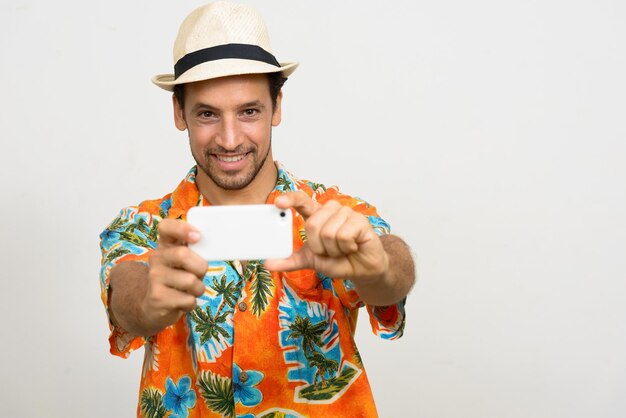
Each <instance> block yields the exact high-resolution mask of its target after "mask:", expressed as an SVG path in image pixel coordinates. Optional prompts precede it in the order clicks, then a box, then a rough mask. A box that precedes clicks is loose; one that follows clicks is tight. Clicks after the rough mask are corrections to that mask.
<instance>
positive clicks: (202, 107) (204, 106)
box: [191, 100, 265, 113]
mask: <svg viewBox="0 0 626 418" xmlns="http://www.w3.org/2000/svg"><path fill="white" fill-rule="evenodd" d="M251 107H258V108H261V109H265V105H264V104H263V103H262V102H261V101H260V100H253V101H251V102H246V103H242V104H240V105H238V106H237V109H238V110H241V109H248V108H251ZM199 110H209V111H211V112H214V113H215V112H217V111H219V109H218V108H217V107H214V106H211V105H210V104H208V103H202V102H200V103H196V104H195V105H193V106H192V107H191V111H192V112H197V111H199Z"/></svg>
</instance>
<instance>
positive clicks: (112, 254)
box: [104, 247, 130, 264]
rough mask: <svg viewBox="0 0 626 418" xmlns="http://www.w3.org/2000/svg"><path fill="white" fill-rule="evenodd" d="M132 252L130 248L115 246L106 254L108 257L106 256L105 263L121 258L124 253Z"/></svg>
mask: <svg viewBox="0 0 626 418" xmlns="http://www.w3.org/2000/svg"><path fill="white" fill-rule="evenodd" d="M129 252H130V250H128V249H126V248H124V247H118V248H115V249H113V250H111V251H109V253H108V254H107V255H106V257H105V258H104V264H108V263H110V262H111V261H113V260H115V259H118V258H120V257H121V256H123V255H126V254H128V253H129Z"/></svg>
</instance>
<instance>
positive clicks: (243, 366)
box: [100, 163, 405, 418]
mask: <svg viewBox="0 0 626 418" xmlns="http://www.w3.org/2000/svg"><path fill="white" fill-rule="evenodd" d="M277 167H278V179H277V182H276V186H275V187H274V189H273V191H272V192H271V193H270V195H269V197H268V199H267V203H268V204H271V203H272V202H273V201H274V199H275V198H276V196H278V195H279V194H280V193H283V192H286V191H296V190H301V191H304V192H305V193H307V194H308V195H309V196H311V198H312V199H314V200H316V201H318V202H320V203H324V202H326V201H328V200H331V199H332V200H336V201H338V202H340V203H341V204H343V205H346V206H349V207H351V208H353V209H354V210H356V211H357V212H359V213H362V214H363V215H364V216H366V217H367V218H368V219H369V221H370V223H371V225H372V227H373V228H374V230H375V231H376V232H377V233H378V234H387V233H389V225H388V224H387V223H386V222H385V221H384V220H382V219H381V218H380V217H379V216H378V214H377V213H376V209H375V208H374V207H373V206H370V205H369V204H368V203H366V202H365V201H363V200H361V199H359V198H355V197H350V196H347V195H344V194H342V193H340V192H339V191H338V189H337V188H336V187H328V188H327V187H325V186H324V185H322V184H318V183H313V182H310V181H305V180H299V179H298V178H296V177H295V176H293V175H292V174H290V173H289V172H288V171H286V170H285V169H284V168H283V167H282V166H281V165H280V164H279V163H277ZM195 177H196V167H194V168H192V169H191V170H190V171H189V173H188V174H187V176H186V177H185V179H184V180H183V181H182V182H181V183H180V184H179V185H178V187H177V188H176V190H174V192H172V193H170V194H167V195H166V196H164V197H162V198H160V199H156V200H148V201H145V202H143V203H141V204H139V205H138V206H131V207H127V208H124V209H122V210H121V212H120V213H119V215H118V216H117V217H116V218H115V219H114V220H113V222H111V224H110V225H109V226H108V227H107V228H106V229H105V230H104V232H102V234H101V235H100V238H101V248H102V269H101V274H100V282H101V289H102V294H101V296H102V301H103V302H104V305H105V307H106V308H107V313H108V285H109V272H110V271H111V268H113V266H115V265H116V264H118V263H121V262H125V261H135V262H141V263H145V264H147V263H148V256H149V253H150V251H152V250H153V249H155V248H156V246H157V225H158V223H159V221H160V220H161V219H164V218H175V219H182V220H185V219H186V214H187V210H188V209H189V208H191V207H192V206H196V205H209V204H210V203H209V202H208V201H207V199H206V198H205V197H203V196H202V195H201V194H200V192H199V191H198V188H197V186H196V183H195ZM293 232H294V234H293V237H294V238H293V244H294V251H296V250H298V249H299V248H300V247H301V246H302V245H303V243H304V241H305V240H306V234H305V230H304V220H303V218H302V217H301V216H300V215H299V214H297V213H296V212H294V221H293ZM241 239H245V237H241ZM204 284H205V286H206V290H205V293H204V295H202V296H201V297H200V298H198V306H197V307H196V308H195V309H194V310H193V311H191V312H189V313H187V314H185V315H183V316H182V317H181V318H180V320H179V321H178V322H177V323H175V324H173V325H171V326H168V327H167V328H165V329H163V330H162V331H160V332H159V333H157V334H156V335H154V336H152V337H137V336H133V335H130V334H129V333H127V332H126V331H125V330H123V329H122V328H120V327H119V326H116V325H115V324H113V323H112V322H111V321H109V326H110V329H111V334H110V337H109V342H110V350H111V353H112V354H114V355H117V356H121V357H124V358H126V357H128V356H129V354H130V353H131V352H132V351H134V350H136V349H138V348H140V347H144V349H145V352H144V364H143V371H142V375H141V383H140V389H139V403H138V406H137V416H140V417H141V416H142V417H150V418H154V417H247V418H248V417H279V416H280V417H342V416H349V417H373V416H377V413H376V407H375V405H374V399H373V397H372V393H371V389H370V386H369V382H368V380H367V376H366V374H365V370H364V368H363V363H362V361H361V357H360V355H359V352H358V351H357V348H356V345H355V342H354V331H355V327H356V320H357V313H358V309H359V308H360V307H364V306H365V308H366V310H367V312H368V313H369V319H370V323H371V327H372V330H373V332H374V333H375V334H376V335H378V336H380V337H382V338H384V339H395V338H399V337H400V336H401V335H402V332H403V329H404V320H405V319H404V318H405V315H404V302H400V303H398V304H397V305H393V306H385V307H379V306H368V305H365V304H364V303H363V302H362V301H361V300H360V298H359V295H358V294H357V292H356V291H355V289H354V286H353V284H352V282H350V281H349V280H342V279H341V278H331V277H326V276H325V275H323V274H321V273H319V272H316V271H313V270H300V271H294V272H272V271H268V270H266V269H265V268H264V267H263V263H262V260H250V261H248V263H247V264H246V267H245V268H242V264H241V263H240V262H239V261H236V260H231V261H223V262H210V263H208V268H207V274H206V276H205V277H204Z"/></svg>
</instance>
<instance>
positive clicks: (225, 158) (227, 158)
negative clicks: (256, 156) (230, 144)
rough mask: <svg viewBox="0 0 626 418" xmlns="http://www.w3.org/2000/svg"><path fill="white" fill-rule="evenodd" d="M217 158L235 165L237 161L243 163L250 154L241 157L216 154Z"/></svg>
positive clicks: (240, 155)
mask: <svg viewBox="0 0 626 418" xmlns="http://www.w3.org/2000/svg"><path fill="white" fill-rule="evenodd" d="M214 155H215V158H217V159H218V160H220V161H224V162H225V163H235V162H237V161H241V160H243V159H244V158H245V157H246V155H248V153H245V154H239V155H231V156H229V155H218V154H214Z"/></svg>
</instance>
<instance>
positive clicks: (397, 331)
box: [316, 188, 406, 340]
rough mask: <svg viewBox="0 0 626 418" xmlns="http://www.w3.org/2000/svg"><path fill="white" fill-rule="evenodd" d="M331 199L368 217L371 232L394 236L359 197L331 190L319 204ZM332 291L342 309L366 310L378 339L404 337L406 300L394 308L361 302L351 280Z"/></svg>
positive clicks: (338, 283) (335, 284) (336, 284)
mask: <svg viewBox="0 0 626 418" xmlns="http://www.w3.org/2000/svg"><path fill="white" fill-rule="evenodd" d="M329 199H333V200H337V201H339V203H341V204H343V205H346V206H350V207H352V209H354V210H355V211H357V212H359V213H361V214H363V215H364V216H366V217H367V219H368V221H369V223H370V225H372V228H373V229H374V231H375V232H376V233H377V234H378V235H379V236H381V235H386V234H389V233H391V227H390V226H389V224H388V223H387V222H386V221H385V220H384V219H382V218H381V217H380V216H379V215H378V213H377V211H376V208H375V207H374V206H372V205H370V204H369V203H367V202H366V201H364V200H362V199H360V198H357V197H350V196H347V195H343V194H341V193H339V192H338V191H337V190H336V189H334V188H330V189H328V190H327V191H326V193H324V196H323V197H321V196H320V197H318V198H317V199H316V200H317V201H318V202H320V203H322V202H323V201H325V200H329ZM333 288H334V289H335V292H336V293H337V296H338V297H339V299H340V300H341V303H342V305H343V306H345V307H346V308H348V309H350V310H354V309H358V308H361V307H363V306H365V307H366V309H367V312H368V314H369V320H370V325H371V327H372V331H373V332H374V334H375V335H377V336H379V337H381V338H383V339H386V340H395V339H397V338H400V337H401V336H402V334H403V332H404V324H405V319H406V318H405V311H404V305H405V302H406V298H405V299H403V300H402V301H400V302H398V303H396V304H394V305H390V306H374V305H370V304H366V303H364V302H363V301H362V300H361V298H360V296H359V294H358V293H357V291H356V289H355V288H354V283H353V282H352V281H350V280H343V279H333Z"/></svg>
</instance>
